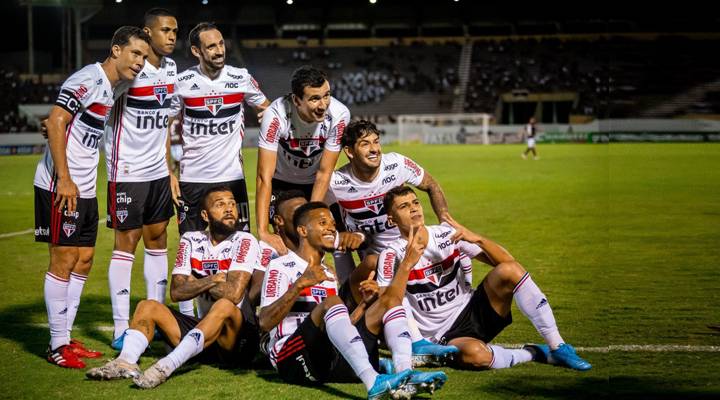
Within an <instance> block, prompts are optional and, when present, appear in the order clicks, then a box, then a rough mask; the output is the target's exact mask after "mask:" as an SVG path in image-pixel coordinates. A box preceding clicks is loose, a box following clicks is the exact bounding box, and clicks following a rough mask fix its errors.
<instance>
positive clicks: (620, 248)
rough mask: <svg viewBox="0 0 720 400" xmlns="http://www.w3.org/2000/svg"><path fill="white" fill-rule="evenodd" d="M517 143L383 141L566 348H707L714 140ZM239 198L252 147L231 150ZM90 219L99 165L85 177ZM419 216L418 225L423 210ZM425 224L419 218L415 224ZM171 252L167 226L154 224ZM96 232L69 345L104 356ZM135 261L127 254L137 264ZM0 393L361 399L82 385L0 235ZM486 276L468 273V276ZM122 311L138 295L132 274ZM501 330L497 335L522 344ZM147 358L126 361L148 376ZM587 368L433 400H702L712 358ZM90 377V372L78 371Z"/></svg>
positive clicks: (255, 385) (183, 382)
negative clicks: (90, 178) (505, 272)
mask: <svg viewBox="0 0 720 400" xmlns="http://www.w3.org/2000/svg"><path fill="white" fill-rule="evenodd" d="M522 149H523V148H522V147H520V146H514V145H508V146H487V147H484V146H471V145H465V146H417V145H415V146H404V147H398V146H386V147H385V149H384V150H385V151H386V152H387V151H398V152H401V153H403V154H405V155H408V156H410V157H412V158H413V159H415V160H416V161H418V162H419V163H420V164H421V165H422V166H423V167H425V168H426V169H427V170H428V171H429V172H431V173H432V175H433V176H434V177H435V178H436V179H437V180H438V181H439V182H440V183H441V185H442V187H443V189H444V190H445V193H446V195H447V197H448V200H449V202H450V209H451V212H452V214H453V215H454V216H455V218H456V219H457V220H459V221H460V222H461V223H464V224H465V225H466V226H468V227H470V228H471V229H473V230H476V231H478V232H480V233H483V234H485V235H486V236H488V237H490V238H493V239H495V240H496V241H498V242H500V243H501V244H503V245H504V246H505V247H507V248H508V249H509V250H510V251H511V252H512V253H513V255H514V256H515V257H516V258H517V259H518V260H519V261H520V262H521V263H522V264H523V265H524V266H525V267H526V268H527V269H528V270H530V271H531V272H532V274H533V278H534V280H535V281H536V282H537V283H538V284H539V285H540V286H541V288H543V290H544V291H545V293H546V294H547V295H548V297H549V300H550V303H551V305H552V306H553V310H554V311H555V315H556V317H557V320H558V322H559V326H560V328H561V332H562V333H563V336H564V337H565V338H566V339H567V340H568V341H569V342H571V343H573V344H575V345H576V346H592V347H597V346H607V345H615V344H690V345H712V346H720V334H717V333H713V332H712V331H710V330H709V329H707V328H706V326H705V325H707V324H709V323H720V311H719V310H720V294H719V293H720V292H719V291H718V290H717V289H718V282H720V279H718V278H720V273H719V272H718V268H717V266H718V264H719V263H718V261H720V252H718V250H717V245H718V238H720V145H715V144H659V145H655V144H612V145H542V146H540V147H539V151H540V155H541V157H542V158H541V159H540V160H538V161H531V160H527V161H525V160H522V159H521V158H520V153H521V151H522ZM245 156H246V161H245V165H246V166H247V169H248V170H249V171H248V173H249V176H248V182H249V184H248V189H249V192H250V193H253V192H254V172H255V160H256V152H255V151H252V150H251V151H246V153H245ZM37 160H38V156H3V157H0V184H1V185H0V188H1V189H0V234H3V233H8V232H15V231H21V230H26V229H28V228H31V227H32V226H33V193H32V186H31V182H32V178H33V174H34V171H35V165H36V162H37ZM98 175H99V177H100V179H99V184H98V195H99V196H98V202H99V204H100V214H101V216H103V215H104V212H105V183H104V180H105V176H106V175H105V171H104V163H101V168H100V171H99V173H98ZM423 200H424V204H425V205H426V211H427V212H426V214H431V211H430V209H429V208H428V203H427V201H425V198H424V197H423ZM429 219H430V220H432V219H433V218H429ZM169 242H170V252H171V253H172V252H174V250H175V249H176V242H177V229H176V227H175V225H174V223H173V224H172V225H171V229H170V241H169ZM111 248H112V232H111V231H109V230H108V229H106V228H104V227H101V228H100V230H99V236H98V246H97V253H96V256H95V267H94V269H93V272H92V273H91V276H90V279H89V280H88V283H87V285H86V288H85V292H84V294H83V300H82V303H81V306H80V312H79V315H78V319H77V323H76V326H77V332H76V336H78V337H80V338H81V339H83V340H85V341H86V342H87V343H88V344H89V345H90V346H91V347H94V348H97V349H99V350H102V351H104V352H106V354H108V355H112V352H111V351H110V348H109V346H108V345H107V343H108V342H109V340H110V335H111V333H110V332H107V331H101V330H98V329H97V327H98V326H109V325H111V324H112V316H111V310H110V300H109V297H108V294H107V274H106V270H107V264H108V261H109V257H110V252H111ZM141 251H142V250H140V252H138V254H137V255H136V257H138V259H141V258H142V257H141V255H142V253H141ZM0 254H1V255H2V259H3V261H4V262H5V274H3V277H2V278H0V289H1V290H2V296H1V297H0V327H1V329H0V355H2V356H3V359H2V361H1V362H0V377H1V378H2V382H3V384H2V390H0V398H18V397H28V398H30V397H32V398H39V397H42V398H75V399H77V398H91V397H92V398H95V397H98V398H113V399H116V398H134V397H143V398H147V397H148V396H152V397H159V398H191V397H192V398H198V396H200V397H215V398H218V397H220V396H224V397H232V398H236V399H255V398H260V397H265V398H268V399H270V398H272V399H321V398H362V397H364V389H363V387H362V386H361V385H360V384H333V385H327V386H324V387H319V388H302V387H298V386H291V385H286V384H282V383H280V382H279V381H278V379H277V377H276V375H275V374H274V373H273V372H272V371H268V370H260V371H245V370H230V371H228V370H219V369H216V368H213V367H207V366H202V367H200V366H190V367H185V368H183V369H182V370H181V371H179V373H178V374H177V375H175V376H173V377H172V378H171V379H170V380H169V381H168V382H167V383H165V384H164V385H162V386H161V387H159V388H157V389H156V390H154V391H153V392H151V393H147V392H141V391H139V390H136V389H134V388H132V387H131V385H130V383H129V382H127V381H124V382H92V381H87V380H85V379H84V375H83V372H82V371H70V370H64V369H60V368H56V367H53V366H51V365H49V364H48V363H47V362H46V361H45V360H44V358H43V352H44V349H45V347H46V345H47V338H48V333H47V328H45V327H43V326H42V324H43V323H45V322H46V317H45V306H44V302H43V298H42V288H43V275H44V272H45V271H46V269H47V262H48V255H47V250H46V246H44V245H42V244H35V243H33V241H32V235H31V234H25V235H22V236H15V237H10V238H0ZM486 271H487V269H486V268H485V267H483V266H480V265H476V268H475V280H476V281H478V280H479V279H480V278H481V277H482V275H484V273H485V272H486ZM133 288H134V291H133V302H137V301H138V300H139V299H140V297H141V295H142V294H143V293H144V282H143V278H142V269H141V268H140V267H139V263H138V265H136V267H135V270H134V274H133ZM513 313H514V320H515V322H514V323H513V324H512V325H511V326H510V327H508V328H507V329H506V330H505V331H504V332H503V333H502V334H501V335H500V336H499V337H498V338H497V339H496V341H497V342H502V343H522V342H529V341H538V340H539V337H538V335H537V333H535V331H534V329H533V327H532V325H531V324H530V323H529V322H528V321H527V320H525V318H524V317H523V316H522V314H521V313H520V312H519V311H518V310H517V309H514V310H513ZM160 354H161V348H160V347H158V346H154V347H153V350H152V351H151V352H150V353H149V354H148V355H147V357H144V358H143V359H142V363H141V366H148V365H149V364H150V363H151V361H152V359H154V358H156V357H157V356H158V355H160ZM587 358H588V359H589V360H590V361H591V362H592V363H593V364H594V368H593V370H592V371H590V372H587V373H577V372H573V371H568V370H564V369H560V368H554V367H550V366H545V365H536V364H526V365H521V366H519V367H516V368H513V369H510V370H501V371H485V372H468V371H449V377H450V379H449V381H448V384H447V386H446V387H445V388H443V389H442V390H441V391H440V392H438V393H437V394H436V395H435V396H434V397H436V398H441V399H471V398H472V399H475V398H482V399H486V398H487V399H506V398H597V397H606V398H607V397H612V398H687V397H704V398H717V397H718V396H719V395H720V378H719V375H718V373H717V368H718V365H720V353H664V352H657V353H651V352H634V353H629V352H628V353H624V352H619V351H613V352H610V353H589V354H587ZM89 364H90V365H91V366H96V365H99V364H100V361H90V362H89Z"/></svg>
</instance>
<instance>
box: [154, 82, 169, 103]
mask: <svg viewBox="0 0 720 400" xmlns="http://www.w3.org/2000/svg"><path fill="white" fill-rule="evenodd" d="M153 92H154V93H155V98H156V99H157V101H158V103H160V104H163V103H165V98H166V97H167V94H168V89H167V86H157V87H155V88H153Z"/></svg>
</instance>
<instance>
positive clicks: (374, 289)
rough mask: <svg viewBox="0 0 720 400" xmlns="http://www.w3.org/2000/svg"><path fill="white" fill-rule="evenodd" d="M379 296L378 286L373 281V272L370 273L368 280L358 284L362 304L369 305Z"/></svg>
mask: <svg viewBox="0 0 720 400" xmlns="http://www.w3.org/2000/svg"><path fill="white" fill-rule="evenodd" d="M379 294H380V286H379V285H378V283H377V281H376V280H375V271H370V274H369V275H368V278H367V279H366V280H364V281H362V282H360V295H361V296H362V300H363V303H365V304H367V305H370V304H372V302H374V301H375V300H377V298H378V296H379Z"/></svg>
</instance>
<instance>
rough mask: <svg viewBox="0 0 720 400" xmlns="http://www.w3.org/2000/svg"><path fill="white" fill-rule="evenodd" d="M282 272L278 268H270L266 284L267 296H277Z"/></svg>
mask: <svg viewBox="0 0 720 400" xmlns="http://www.w3.org/2000/svg"><path fill="white" fill-rule="evenodd" d="M279 275H280V272H279V271H278V270H276V269H272V270H270V272H269V273H268V280H267V284H266V285H265V296H267V297H275V296H277V284H278V277H279Z"/></svg>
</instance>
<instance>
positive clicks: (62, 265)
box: [50, 249, 78, 275]
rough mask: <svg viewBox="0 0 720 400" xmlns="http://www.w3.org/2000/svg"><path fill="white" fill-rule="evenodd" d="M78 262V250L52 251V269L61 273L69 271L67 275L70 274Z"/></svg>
mask: <svg viewBox="0 0 720 400" xmlns="http://www.w3.org/2000/svg"><path fill="white" fill-rule="evenodd" d="M71 250H74V249H71ZM77 262H78V254H77V251H55V252H53V253H51V257H50V269H51V270H54V271H55V272H60V273H65V272H67V275H69V274H70V271H72V270H73V268H74V267H75V264H77Z"/></svg>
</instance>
